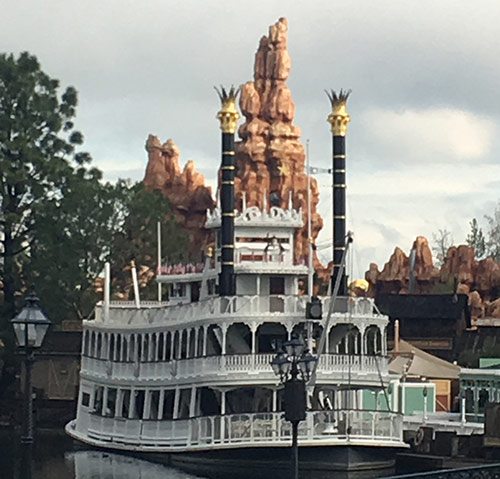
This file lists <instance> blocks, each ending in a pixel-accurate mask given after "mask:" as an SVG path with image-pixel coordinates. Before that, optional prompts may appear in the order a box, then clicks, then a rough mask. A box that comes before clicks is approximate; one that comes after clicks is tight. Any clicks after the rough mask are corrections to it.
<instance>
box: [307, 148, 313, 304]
mask: <svg viewBox="0 0 500 479" xmlns="http://www.w3.org/2000/svg"><path fill="white" fill-rule="evenodd" d="M306 165H307V245H308V250H307V263H308V264H307V268H308V269H307V292H308V294H309V300H310V299H311V298H312V296H313V258H312V256H313V252H312V231H311V229H312V228H311V210H312V208H311V169H310V164H309V140H307V141H306Z"/></svg>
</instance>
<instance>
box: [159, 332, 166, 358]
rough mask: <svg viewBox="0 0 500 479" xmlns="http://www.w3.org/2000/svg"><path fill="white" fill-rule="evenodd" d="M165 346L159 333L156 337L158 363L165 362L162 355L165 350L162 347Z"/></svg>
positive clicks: (161, 334) (162, 336)
mask: <svg viewBox="0 0 500 479" xmlns="http://www.w3.org/2000/svg"><path fill="white" fill-rule="evenodd" d="M164 344H165V338H164V335H163V333H160V335H159V337H158V360H159V361H165V356H164V354H163V350H164V349H165V347H164Z"/></svg>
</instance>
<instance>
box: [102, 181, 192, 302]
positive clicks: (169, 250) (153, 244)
mask: <svg viewBox="0 0 500 479" xmlns="http://www.w3.org/2000/svg"><path fill="white" fill-rule="evenodd" d="M119 187H120V188H121V191H122V196H123V198H124V200H123V201H124V203H123V209H122V215H123V223H122V225H121V227H120V229H119V231H117V233H116V235H115V237H114V241H113V249H112V254H111V273H112V276H113V281H114V283H113V284H114V290H115V292H117V293H122V294H123V293H125V294H127V293H129V292H130V290H131V288H130V284H131V278H130V268H129V266H130V262H131V261H134V262H135V263H136V266H137V268H138V270H139V272H141V270H144V272H145V278H144V281H141V298H143V299H156V297H157V296H156V295H157V288H156V282H155V281H151V279H152V276H153V274H154V273H155V272H156V268H157V243H158V241H157V224H158V221H159V222H160V225H161V236H162V251H161V257H162V258H164V259H165V258H170V259H172V258H175V259H176V260H180V259H186V258H187V244H188V238H187V234H186V233H185V231H184V230H183V229H182V227H181V226H180V225H179V224H178V223H177V221H175V219H174V218H173V215H172V213H171V208H170V202H169V200H168V199H167V198H165V196H163V194H162V193H161V192H160V191H158V190H153V191H148V190H146V189H145V188H144V184H143V183H142V182H141V183H135V184H133V185H130V184H128V183H126V182H123V181H122V182H120V185H119Z"/></svg>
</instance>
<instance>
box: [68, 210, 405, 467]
mask: <svg viewBox="0 0 500 479" xmlns="http://www.w3.org/2000/svg"><path fill="white" fill-rule="evenodd" d="M220 225H221V214H220V210H219V209H215V210H214V211H213V212H211V213H208V217H207V221H206V227H207V228H210V229H214V230H216V231H217V230H218V229H219V228H220ZM300 227H302V213H301V211H297V210H294V209H293V208H292V207H291V204H290V206H289V207H288V208H283V209H282V208H278V207H275V206H271V207H264V208H263V209H259V208H257V207H249V208H246V207H245V205H244V203H243V210H242V211H240V212H236V213H235V218H234V237H235V243H234V275H235V282H236V291H237V292H238V294H237V295H234V296H228V297H221V296H218V295H216V294H215V289H216V281H217V276H218V272H219V269H220V267H219V264H218V262H219V260H218V258H219V256H220V251H219V249H220V248H219V246H217V247H216V251H215V254H214V258H207V260H206V261H205V264H204V265H201V266H200V265H198V266H196V265H192V266H190V267H163V268H161V269H160V272H159V275H158V277H157V280H158V281H159V282H161V283H163V284H164V285H166V286H167V288H168V291H169V296H168V301H166V302H163V303H160V302H148V303H146V302H141V303H140V304H136V303H134V302H131V303H129V302H110V303H107V302H103V303H101V304H99V305H98V307H97V309H96V313H95V318H94V319H93V320H89V321H84V324H83V341H82V343H83V344H82V363H81V382H80V392H79V397H78V409H77V414H76V419H74V420H73V421H71V422H70V423H69V424H68V425H67V426H66V431H67V433H68V434H69V435H70V436H72V437H73V438H75V439H77V440H79V441H81V442H83V443H86V444H88V445H91V446H95V447H99V448H106V449H113V450H117V451H124V452H125V451H128V452H133V453H140V454H144V455H148V456H150V457H151V458H154V459H161V460H163V461H165V462H168V463H170V464H173V465H176V466H178V467H181V468H184V469H186V470H188V471H191V472H194V473H196V474H200V475H209V476H213V477H224V475H226V476H227V477H246V476H251V477H289V475H288V471H289V450H288V448H289V446H290V441H291V426H290V423H288V422H286V421H285V420H284V417H283V393H282V391H283V390H282V386H280V385H279V384H278V381H277V378H276V376H275V375H274V374H273V370H272V368H271V366H270V362H271V360H272V358H273V357H274V355H275V354H276V348H277V347H279V345H280V344H282V343H283V342H285V341H286V340H288V339H290V337H291V336H292V334H296V335H298V336H301V337H303V338H304V341H306V342H307V343H308V344H309V345H310V346H311V348H312V352H313V353H315V352H316V351H315V344H318V343H319V336H320V335H321V334H322V331H323V328H324V327H325V325H326V322H325V320H324V318H323V319H321V318H317V319H306V304H307V301H308V296H307V295H301V294H300V288H299V286H300V284H299V283H300V282H302V281H304V279H305V278H306V276H307V267H306V266H305V264H304V261H301V260H300V258H297V257H295V256H294V248H293V241H294V233H295V231H296V229H297V228H300ZM320 299H321V301H322V305H323V312H324V313H323V316H324V317H325V316H326V311H328V308H329V302H330V297H325V298H320ZM387 324H388V318H387V317H386V316H384V315H381V314H379V313H378V312H377V310H376V308H375V305H374V302H373V300H372V299H370V298H364V297H361V298H358V297H340V298H338V299H337V301H336V303H335V310H334V312H333V314H332V315H331V318H330V321H329V323H328V325H327V331H325V334H326V343H325V348H324V352H323V353H322V354H321V355H320V357H319V360H318V364H317V374H316V380H315V386H314V391H310V395H309V401H308V410H307V413H306V419H305V420H304V421H302V422H301V423H300V426H299V433H298V434H299V435H298V437H299V458H300V467H301V471H304V472H305V471H307V473H308V474H310V475H311V476H310V477H322V476H321V475H322V474H328V472H330V471H337V474H341V473H345V474H347V475H348V473H349V472H350V471H351V472H352V471H355V472H356V477H375V475H376V472H375V471H379V472H380V473H382V471H387V470H390V468H391V467H392V466H393V464H394V456H395V452H396V451H397V450H398V449H399V448H401V447H404V443H403V441H402V425H403V423H402V416H401V415H400V414H399V413H396V412H394V411H391V410H390V409H391V407H389V403H390V401H389V400H387V401H386V406H387V407H380V406H375V407H374V408H373V410H369V409H367V408H366V407H364V406H365V404H364V403H366V396H367V391H373V392H375V393H376V395H377V397H378V395H379V394H378V393H382V395H383V393H384V391H385V389H386V388H387V387H388V385H389V382H390V377H389V373H388V365H387V363H388V361H387V347H386V329H387ZM370 394H371V393H368V396H369V395H370ZM372 396H373V395H372ZM214 471H215V472H214ZM363 474H365V475H364V476H363ZM308 477H309V476H308ZM335 477H337V476H335ZM338 477H347V476H342V475H339V476H338ZM349 477H351V476H349Z"/></svg>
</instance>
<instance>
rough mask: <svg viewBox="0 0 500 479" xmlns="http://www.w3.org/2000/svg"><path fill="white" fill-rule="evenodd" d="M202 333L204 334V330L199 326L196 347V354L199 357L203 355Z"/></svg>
mask: <svg viewBox="0 0 500 479" xmlns="http://www.w3.org/2000/svg"><path fill="white" fill-rule="evenodd" d="M204 335H205V330H204V329H203V328H199V331H198V347H197V351H196V355H197V356H198V357H200V358H201V357H202V356H203V336H204Z"/></svg>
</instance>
